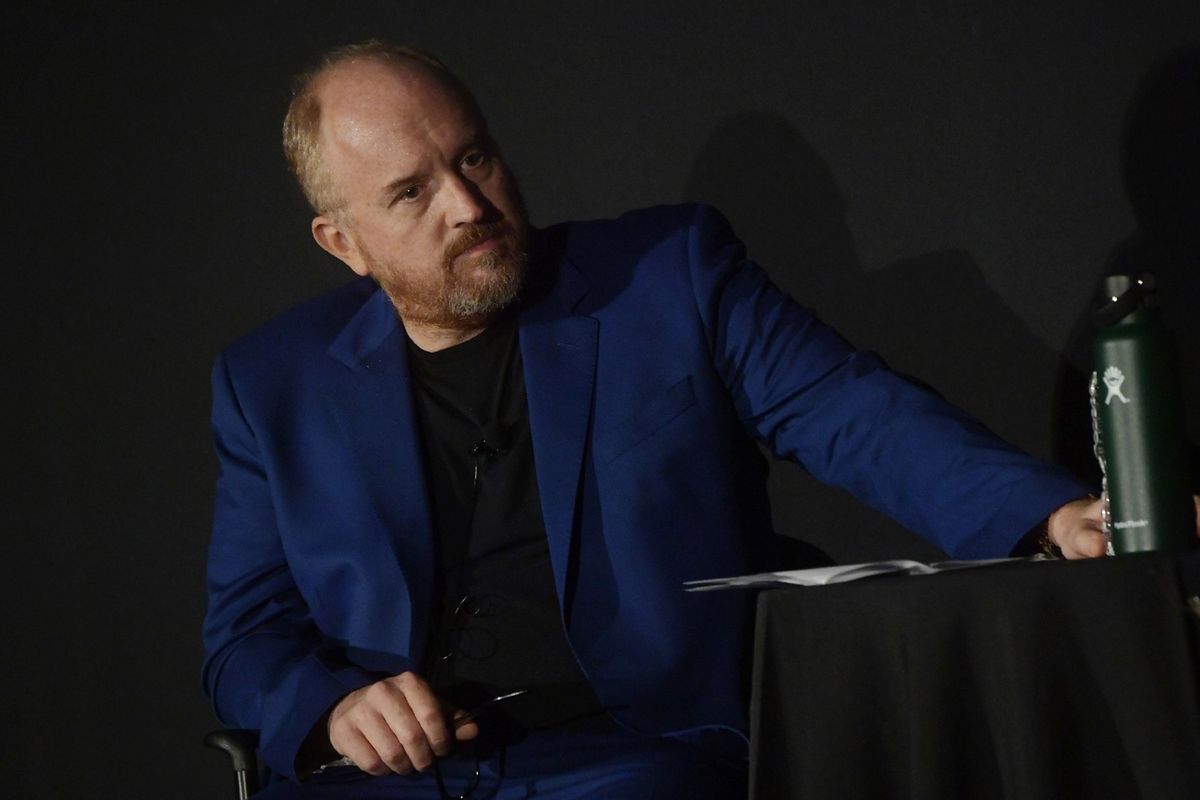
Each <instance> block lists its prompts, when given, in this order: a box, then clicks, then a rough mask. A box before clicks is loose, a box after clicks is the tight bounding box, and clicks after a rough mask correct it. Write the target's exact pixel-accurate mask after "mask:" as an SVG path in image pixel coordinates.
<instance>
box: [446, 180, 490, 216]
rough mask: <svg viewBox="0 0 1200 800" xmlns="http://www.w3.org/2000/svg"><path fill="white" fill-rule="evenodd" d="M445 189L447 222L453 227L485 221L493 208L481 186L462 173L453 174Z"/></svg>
mask: <svg viewBox="0 0 1200 800" xmlns="http://www.w3.org/2000/svg"><path fill="white" fill-rule="evenodd" d="M443 191H444V193H445V197H446V224H447V225H449V226H450V227H452V228H457V227H458V226H459V225H471V224H474V223H477V222H483V220H484V218H485V217H486V216H487V214H488V209H489V208H491V204H489V203H488V201H487V198H485V197H484V196H483V193H482V192H481V191H479V187H478V186H476V185H475V184H474V183H472V182H471V181H469V180H467V179H466V178H464V177H463V176H461V175H454V176H452V177H451V178H450V179H449V180H448V181H447V182H446V185H445V187H444V189H443Z"/></svg>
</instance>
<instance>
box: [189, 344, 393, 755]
mask: <svg viewBox="0 0 1200 800" xmlns="http://www.w3.org/2000/svg"><path fill="white" fill-rule="evenodd" d="M212 425H213V434H214V439H215V448H216V452H217V457H218V461H219V465H220V472H219V475H218V478H217V489H216V500H215V508H214V514H213V534H212V542H211V545H210V550H209V559H208V584H207V589H208V613H207V616H206V618H205V621H204V648H205V661H204V685H205V689H206V691H207V693H208V695H209V697H210V698H211V699H212V701H213V704H214V707H215V709H216V712H217V716H218V717H219V718H220V720H221V722H222V724H225V725H228V726H231V727H237V728H247V729H252V730H258V731H259V734H260V740H259V749H260V750H261V752H262V754H263V757H264V760H265V761H266V762H267V764H268V765H269V766H270V767H271V768H272V769H273V770H275V771H276V772H279V773H281V774H284V775H287V776H289V777H293V778H294V777H295V757H296V753H297V751H298V750H299V748H300V745H301V743H302V742H303V741H304V739H305V737H306V736H307V735H308V733H309V731H310V730H311V729H312V727H313V725H314V724H315V723H316V722H317V721H318V720H320V719H321V717H322V716H323V715H324V714H325V712H326V711H328V710H329V708H330V707H331V706H332V705H333V704H334V703H336V702H337V700H338V699H340V698H341V697H343V696H344V695H346V694H348V693H349V692H351V691H353V690H354V689H357V688H359V687H361V686H365V685H367V684H369V683H372V682H374V681H376V680H378V679H379V678H380V677H382V675H380V674H377V673H373V672H370V671H367V670H365V669H362V668H360V667H357V666H354V665H352V664H351V663H349V662H348V661H347V659H346V657H345V653H344V651H343V649H342V648H341V647H340V645H338V644H337V643H336V642H333V641H331V640H328V639H326V638H325V637H323V636H322V633H321V631H320V630H318V629H317V626H316V625H315V623H314V621H313V618H312V616H311V614H310V611H309V607H308V605H307V604H306V603H305V601H304V599H303V597H302V596H301V594H300V592H299V591H298V590H297V587H296V585H295V582H294V581H293V577H292V573H291V571H290V569H289V566H288V560H287V554H286V552H285V550H284V547H283V543H282V541H281V537H280V532H279V530H278V526H277V524H276V515H275V512H274V508H273V497H272V492H271V483H270V478H269V475H268V474H267V472H266V469H265V467H264V465H263V460H262V459H261V457H260V454H259V450H258V447H257V445H256V441H255V433H254V431H253V430H252V427H251V425H250V423H249V422H248V421H247V419H246V416H245V414H244V413H243V410H242V407H241V405H240V404H239V399H238V396H237V392H236V390H235V387H234V381H233V378H232V376H231V374H230V370H229V367H228V363H227V360H226V358H225V357H224V356H223V357H221V358H220V359H218V360H217V363H216V366H215V368H214V370H213V413H212Z"/></svg>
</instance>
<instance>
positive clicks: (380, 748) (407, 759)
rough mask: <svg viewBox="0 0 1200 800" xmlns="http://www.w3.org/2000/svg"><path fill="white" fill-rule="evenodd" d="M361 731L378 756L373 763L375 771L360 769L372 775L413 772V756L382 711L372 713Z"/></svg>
mask: <svg viewBox="0 0 1200 800" xmlns="http://www.w3.org/2000/svg"><path fill="white" fill-rule="evenodd" d="M359 730H360V731H361V733H362V735H363V736H364V737H366V739H367V742H368V743H369V744H370V745H371V748H372V749H373V750H374V752H375V754H376V757H375V760H374V762H373V763H372V766H374V767H375V769H374V770H369V769H366V768H365V767H363V766H362V765H361V764H360V765H359V768H360V769H362V770H363V771H364V772H369V773H371V774H372V775H386V774H388V773H389V772H395V773H397V774H399V775H405V774H407V773H409V772H411V771H412V768H413V763H412V754H411V753H410V752H409V751H408V748H407V746H406V745H405V743H404V740H403V739H401V738H400V736H399V734H398V733H397V732H396V730H395V728H394V726H393V725H392V722H391V720H390V719H388V715H386V714H384V713H380V711H376V712H374V713H371V714H370V715H368V716H366V717H365V718H364V719H363V720H362V721H361V722H360V723H359ZM355 763H356V764H357V763H358V762H357V761H355Z"/></svg>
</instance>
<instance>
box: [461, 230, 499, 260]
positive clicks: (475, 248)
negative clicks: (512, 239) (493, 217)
mask: <svg viewBox="0 0 1200 800" xmlns="http://www.w3.org/2000/svg"><path fill="white" fill-rule="evenodd" d="M499 246H500V234H499V233H494V234H492V235H491V236H489V237H488V238H486V239H484V240H483V241H482V242H479V243H478V244H475V245H472V246H471V247H468V248H467V249H466V250H463V251H462V252H461V253H459V255H460V256H475V255H479V254H480V253H486V252H487V251H489V250H494V249H496V248H497V247H499Z"/></svg>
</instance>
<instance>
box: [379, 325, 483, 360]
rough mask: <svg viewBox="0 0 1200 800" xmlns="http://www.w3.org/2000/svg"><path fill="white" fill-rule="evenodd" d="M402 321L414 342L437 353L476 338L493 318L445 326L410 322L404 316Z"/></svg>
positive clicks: (429, 351)
mask: <svg viewBox="0 0 1200 800" xmlns="http://www.w3.org/2000/svg"><path fill="white" fill-rule="evenodd" d="M400 321H401V322H402V323H403V324H404V330H405V331H406V332H407V333H408V338H409V339H411V340H412V343H413V344H415V345H416V346H417V347H419V348H421V349H422V350H424V351H425V352H426V353H436V352H437V351H439V350H445V349H446V348H447V347H454V345H456V344H462V343H463V342H465V341H467V340H468V339H474V338H475V337H476V336H478V335H479V334H481V333H483V332H484V331H485V330H486V329H487V327H488V325H489V324H490V323H491V320H488V321H486V322H480V323H478V324H472V325H463V326H454V327H445V326H441V325H430V324H426V323H421V322H409V321H407V320H405V319H404V318H403V317H401V318H400Z"/></svg>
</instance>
